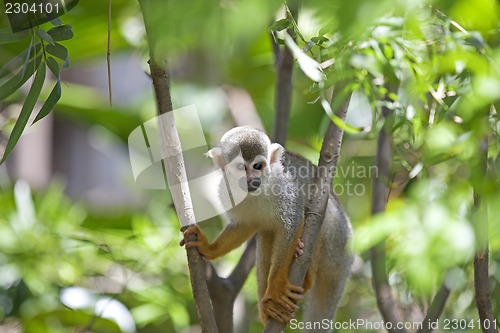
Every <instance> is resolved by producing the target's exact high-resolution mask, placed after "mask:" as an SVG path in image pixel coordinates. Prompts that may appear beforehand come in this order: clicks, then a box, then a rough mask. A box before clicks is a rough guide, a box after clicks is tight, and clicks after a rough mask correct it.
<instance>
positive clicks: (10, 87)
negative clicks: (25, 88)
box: [0, 55, 42, 101]
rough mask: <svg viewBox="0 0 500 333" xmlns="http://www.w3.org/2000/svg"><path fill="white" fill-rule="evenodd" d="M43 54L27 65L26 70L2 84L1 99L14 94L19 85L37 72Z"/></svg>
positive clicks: (0, 89) (0, 87)
mask: <svg viewBox="0 0 500 333" xmlns="http://www.w3.org/2000/svg"><path fill="white" fill-rule="evenodd" d="M41 58H42V56H41V55H39V56H37V57H36V58H35V59H32V60H31V61H30V62H29V63H28V64H27V65H26V66H25V70H23V71H22V72H19V73H17V74H16V75H14V76H12V77H11V78H10V79H9V80H7V81H6V82H4V83H3V84H2V85H1V86H0V101H1V100H4V99H5V98H7V97H9V96H10V95H12V94H13V93H14V92H15V91H16V90H17V89H19V87H21V86H22V85H23V84H24V83H25V82H26V81H27V80H28V79H29V78H30V77H31V75H33V73H34V72H35V65H36V64H38V63H39V62H40V61H41Z"/></svg>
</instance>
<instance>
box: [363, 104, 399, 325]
mask: <svg viewBox="0 0 500 333" xmlns="http://www.w3.org/2000/svg"><path fill="white" fill-rule="evenodd" d="M382 113H383V115H384V117H386V119H387V115H388V114H389V110H388V109H387V108H386V107H384V108H383V109H382ZM386 127H387V124H385V126H384V128H382V129H381V130H380V133H379V136H378V141H377V155H376V156H375V166H376V168H377V170H378V172H377V175H376V177H375V178H374V180H373V193H372V215H375V214H377V213H381V212H384V211H385V205H386V198H387V193H388V188H387V185H386V184H387V183H388V182H389V179H390V170H389V169H390V163H391V135H390V134H389V133H388V131H387V128H386ZM370 257H371V267H372V272H373V288H374V289H375V295H376V298H377V306H378V308H379V311H380V313H381V315H382V317H383V318H384V321H386V322H389V323H391V324H392V325H389V326H390V327H392V328H390V329H389V328H388V331H389V332H390V333H406V330H405V329H404V328H401V329H398V328H397V326H398V325H397V324H398V323H401V322H402V318H401V314H400V311H399V309H398V308H397V305H396V303H395V301H394V299H393V297H392V290H391V286H390V285H389V282H388V279H387V267H386V258H385V242H381V243H379V244H377V245H375V246H374V247H373V248H372V249H371V250H370Z"/></svg>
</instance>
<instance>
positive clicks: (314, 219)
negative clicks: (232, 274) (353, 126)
mask: <svg viewBox="0 0 500 333" xmlns="http://www.w3.org/2000/svg"><path fill="white" fill-rule="evenodd" d="M350 99H351V94H349V95H348V96H347V98H346V100H345V102H344V103H343V104H342V106H341V107H340V109H339V110H338V112H337V116H338V117H339V118H340V119H342V121H345V119H346V116H347V110H348V108H349V102H350ZM343 134H344V130H343V129H342V128H340V127H337V126H335V125H334V124H333V123H332V122H330V124H329V126H328V129H327V131H326V134H325V138H324V140H323V145H322V146H321V151H320V157H319V163H318V171H319V172H318V174H317V179H316V188H318V189H319V191H318V192H317V193H311V199H310V200H309V202H308V204H307V207H306V212H305V226H304V230H303V232H302V240H303V242H304V249H303V251H304V252H303V254H302V255H301V256H299V257H297V258H295V259H294V260H293V262H292V266H291V267H290V273H289V280H290V282H291V283H292V284H295V285H299V286H301V285H302V284H303V283H304V278H305V276H306V273H307V269H308V268H309V263H310V262H311V258H312V254H313V250H314V245H315V244H316V242H317V239H318V235H319V231H320V229H321V225H322V223H323V219H324V217H325V211H326V207H327V204H328V199H329V197H330V191H331V184H332V181H333V176H334V173H335V169H336V167H337V161H338V158H339V155H340V146H341V145H342V138H343ZM325 171H326V172H325ZM284 328H285V326H284V325H283V324H281V323H278V322H277V321H275V320H269V321H268V323H267V324H266V327H264V333H278V332H281V331H283V330H284Z"/></svg>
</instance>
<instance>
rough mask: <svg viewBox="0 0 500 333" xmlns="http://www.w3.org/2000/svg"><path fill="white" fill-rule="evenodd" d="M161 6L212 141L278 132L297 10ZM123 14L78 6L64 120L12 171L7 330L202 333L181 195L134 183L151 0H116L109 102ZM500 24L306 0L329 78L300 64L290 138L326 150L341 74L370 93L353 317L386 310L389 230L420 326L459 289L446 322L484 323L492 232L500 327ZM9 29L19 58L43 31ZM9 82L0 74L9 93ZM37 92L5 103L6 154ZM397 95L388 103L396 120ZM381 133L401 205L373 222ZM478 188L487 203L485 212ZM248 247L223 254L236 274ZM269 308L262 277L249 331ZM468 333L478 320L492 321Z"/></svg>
mask: <svg viewBox="0 0 500 333" xmlns="http://www.w3.org/2000/svg"><path fill="white" fill-rule="evenodd" d="M156 6H157V8H156V9H157V12H156V14H155V17H154V20H155V21H154V22H155V31H154V33H155V34H156V35H158V36H160V38H159V46H160V48H161V49H163V50H166V52H167V57H168V61H169V69H170V72H171V85H172V87H171V91H172V100H173V104H174V108H178V107H182V106H186V105H190V104H195V105H196V107H197V110H198V112H199V115H200V117H201V121H202V125H203V129H204V131H205V136H206V139H207V142H208V143H209V144H210V145H211V144H214V143H216V142H217V141H218V139H219V137H220V135H221V134H222V133H224V132H225V131H226V130H227V129H229V128H231V127H233V126H235V124H236V123H235V120H234V119H235V118H237V117H238V116H244V115H247V114H250V115H253V114H255V115H258V118H260V119H261V121H262V124H263V126H264V128H265V129H266V130H267V132H268V133H270V134H271V131H272V128H273V122H274V115H275V113H274V98H275V97H274V96H275V74H276V70H275V59H274V54H273V38H272V37H271V33H270V27H271V26H272V27H273V28H272V29H271V30H272V33H274V34H275V36H276V38H275V40H276V41H278V42H280V41H281V40H282V38H283V37H282V33H283V31H282V30H283V28H287V27H288V28H290V27H292V28H293V25H292V23H291V22H289V21H288V22H285V21H282V25H281V26H279V25H278V24H274V25H273V22H277V21H279V20H282V19H284V18H285V7H284V5H283V3H282V2H279V1H263V0H259V1H252V2H247V1H241V0H223V1H219V2H215V3H214V2H207V1H189V2H188V1H180V2H179V1H162V2H158V3H157V4H156ZM107 16H108V13H107V2H106V1H98V0H87V1H81V2H80V3H79V4H78V5H77V6H76V7H75V8H74V9H73V10H72V11H70V12H69V13H67V14H65V15H63V16H62V17H61V20H62V21H63V23H64V24H69V25H71V26H72V30H73V32H74V34H75V36H74V37H73V38H72V39H70V40H66V41H63V42H61V44H63V45H64V46H65V47H66V48H67V50H68V51H69V57H70V63H71V66H70V68H69V69H67V70H64V71H62V72H61V79H62V82H63V84H62V97H61V99H60V101H59V103H58V104H57V106H56V107H55V110H54V112H53V113H51V114H50V115H49V116H48V117H46V118H44V119H43V120H41V121H40V122H38V123H36V124H34V125H33V126H28V127H27V128H26V129H25V131H24V134H23V136H22V138H21V139H20V141H19V143H18V144H17V146H16V148H15V149H14V151H13V152H12V154H11V155H10V156H9V157H8V158H7V160H6V161H5V163H4V164H2V165H1V166H0V332H9V333H11V332H12V333H16V332H51V333H52V332H87V331H88V332H144V333H153V332H198V331H199V328H197V323H198V318H197V316H196V310H195V307H194V303H193V300H192V294H191V288H190V284H189V276H188V269H187V264H186V257H185V250H184V249H183V248H181V247H179V246H178V242H179V240H180V238H181V234H180V232H179V227H180V225H179V223H178V220H177V217H176V215H175V211H174V210H173V207H172V202H171V199H170V196H169V193H168V192H167V191H164V190H144V189H141V188H140V187H139V186H137V185H136V184H135V182H134V178H133V175H132V171H131V167H130V162H129V157H128V150H127V138H128V135H129V134H130V132H131V131H132V130H133V129H135V128H136V127H137V126H139V125H140V124H141V123H143V122H145V121H147V120H149V119H151V118H153V117H154V116H155V114H156V106H155V100H154V96H153V89H152V85H151V82H150V79H149V77H148V75H147V74H146V72H147V71H148V66H147V59H148V54H147V53H148V49H147V44H146V38H145V31H144V25H143V19H142V16H141V12H140V8H139V5H138V3H137V2H136V1H127V0H118V1H113V2H112V24H111V75H112V87H113V105H112V106H109V104H108V92H107V85H108V83H107V70H106V45H107ZM499 17H500V12H499V3H498V2H497V1H494V0H479V1H466V0H459V1H444V0H442V1H438V0H436V1H422V0H414V1H396V0H382V1H368V0H359V1H354V2H352V1H351V2H347V1H336V0H333V1H332V0H314V1H308V2H304V3H302V4H301V7H300V10H299V14H298V20H297V22H296V23H297V26H296V27H295V28H294V31H295V35H294V37H295V40H296V43H297V44H298V45H299V47H300V48H301V49H302V53H301V54H302V55H306V56H307V57H310V58H312V59H315V61H316V63H320V64H323V65H324V66H323V73H324V75H325V78H326V79H325V80H324V81H323V82H322V83H321V84H319V83H318V82H313V81H311V79H310V78H309V77H308V75H306V74H307V73H308V71H311V70H313V69H314V68H312V69H311V68H310V67H308V66H307V65H301V66H298V65H297V64H296V65H295V68H294V74H293V102H292V112H291V117H290V124H289V130H288V141H287V147H288V148H289V149H291V150H293V151H296V152H298V153H301V154H303V155H304V156H305V157H307V158H309V159H311V160H312V161H317V158H318V151H319V148H320V146H321V137H322V135H323V132H324V129H325V128H326V124H327V122H328V121H329V120H328V118H327V117H326V116H325V111H324V110H323V108H322V106H321V104H320V102H319V99H320V98H321V96H322V95H324V94H326V95H328V94H330V93H331V91H330V90H331V87H332V86H334V85H336V84H337V83H340V82H342V83H346V85H345V91H344V92H348V91H353V98H352V101H351V106H350V109H349V115H348V124H349V125H351V126H353V128H358V129H361V130H359V131H355V130H353V131H350V132H348V133H346V134H345V137H344V144H343V148H342V151H341V158H340V162H339V163H340V165H339V169H338V173H337V174H336V177H335V190H336V193H337V194H338V196H339V198H340V200H341V202H342V204H343V207H344V208H345V210H346V211H347V213H348V215H349V216H350V218H351V221H352V224H353V226H354V231H355V239H354V242H353V246H354V248H355V250H356V253H357V258H356V261H355V264H354V267H353V273H352V277H351V278H350V280H349V283H348V285H347V287H346V290H345V293H344V296H343V298H342V301H341V305H340V308H339V310H338V313H337V321H340V322H347V321H349V320H356V319H358V318H363V319H366V320H368V321H371V322H380V321H381V317H380V314H379V313H378V310H377V306H376V302H375V297H374V292H373V290H372V287H371V271H370V264H369V255H368V253H367V250H369V248H370V247H371V246H373V245H375V244H376V243H378V242H379V241H381V240H387V243H386V244H387V245H386V249H387V265H388V268H389V272H388V274H389V282H390V284H391V285H392V286H393V289H394V296H395V298H396V300H397V302H399V303H400V304H401V305H402V309H403V311H404V313H403V315H404V318H405V320H407V321H408V322H418V321H420V320H422V319H423V316H424V315H425V311H426V310H427V308H428V306H429V303H430V300H431V299H432V296H433V295H434V293H435V292H436V290H437V288H438V287H439V285H440V284H441V282H442V281H446V285H447V286H448V287H449V288H450V289H451V295H450V298H449V300H448V303H447V306H446V308H445V310H444V313H443V315H442V317H441V318H442V319H460V320H462V319H463V320H466V321H467V323H469V322H470V320H477V319H478V315H477V310H476V306H475V299H474V289H473V265H472V262H473V256H474V253H475V247H476V245H477V240H478V237H477V235H478V228H477V226H478V225H479V226H481V225H482V227H480V228H482V229H481V230H482V231H484V229H485V227H486V228H487V229H488V231H489V232H488V237H489V246H490V256H491V257H490V287H491V288H490V289H491V293H492V303H493V311H494V315H495V318H496V319H497V320H498V321H500V287H499V283H500V220H499V219H498V218H497V216H499V215H500V191H499V186H500V181H499V179H500V178H499V177H500V157H499V149H500V145H499V142H500V141H499V137H498V131H499V129H500V123H499V119H498V110H499V106H500V104H499V101H500V47H499V46H500V45H499V42H500V30H499V27H500V24H499ZM0 22H1V24H2V26H1V27H0V28H1V29H2V30H1V32H2V34H3V37H2V36H0V37H2V38H0V40H1V44H0V65H2V66H3V65H4V64H7V63H8V62H9V61H10V60H11V59H13V58H14V57H15V56H16V55H18V54H19V53H21V52H22V51H23V50H24V49H26V48H27V47H29V45H30V37H29V36H28V35H26V37H24V38H20V40H18V41H16V42H8V41H7V37H5V36H8V34H9V31H10V30H9V26H8V21H7V19H6V16H5V15H3V13H2V16H1V17H0ZM283 24H285V25H283ZM51 27H52V26H51V24H50V23H46V24H44V25H43V26H42V28H44V29H47V30H48V29H50V28H51ZM156 29H157V30H156ZM279 30H280V31H279ZM59 63H62V62H59ZM312 67H314V66H312ZM19 68H21V67H19ZM7 69H8V68H7ZM10 74H12V73H7V74H5V73H4V72H2V75H1V76H0V87H1V84H3V83H5V80H7V79H8V78H9V75H10ZM29 84H30V81H28V84H26V85H25V86H23V87H22V88H21V89H18V90H17V91H16V92H15V93H14V94H12V95H10V96H9V97H7V98H6V99H5V100H3V101H1V102H0V129H1V132H0V152H3V151H4V149H5V147H6V142H7V140H8V138H9V136H10V135H11V133H12V131H13V127H14V124H15V123H16V119H17V117H18V115H19V111H20V109H21V106H22V104H23V101H24V100H25V99H26V95H27V93H28V90H29ZM50 88H51V87H44V88H43V89H42V93H41V98H40V99H39V101H40V102H39V103H38V104H37V105H36V106H35V109H39V108H40V106H41V105H39V104H40V103H43V100H44V98H47V96H48V94H49V92H50ZM0 89H1V88H0ZM248 101H251V103H250V104H248ZM340 102H341V100H340V101H333V106H334V108H335V106H336V104H338V103H340ZM383 107H387V108H388V109H389V110H390V111H391V112H390V115H389V117H388V118H387V120H386V121H384V120H383V119H382V118H381V116H380V111H381V108H383ZM238 110H239V111H238ZM242 110H244V111H242ZM242 113H245V114H242ZM35 114H36V112H34V114H33V117H34V115H35ZM33 117H32V118H33ZM32 118H31V119H32ZM382 126H385V127H386V128H387V129H389V131H390V133H391V134H392V135H393V142H392V146H391V148H392V152H393V155H392V175H393V179H392V180H391V184H390V185H391V192H390V196H389V203H388V207H387V212H386V213H384V214H380V215H377V216H374V217H372V216H371V215H370V207H371V183H372V181H373V176H374V173H376V172H377V170H376V169H374V168H373V165H374V155H375V152H376V137H377V134H378V131H379V130H380V128H381V127H382ZM482 143H483V144H485V143H486V146H487V149H486V153H485V152H484V150H481V149H480V146H481V144H482ZM473 194H475V195H476V196H478V197H480V198H481V205H476V206H474V197H473ZM205 224H206V226H204V229H207V230H208V233H209V234H210V235H211V236H212V237H213V236H215V235H216V234H217V232H218V231H219V230H221V228H222V226H223V223H222V222H221V221H219V220H215V219H214V220H213V221H210V222H206V223H205ZM480 245H481V244H480ZM241 252H242V251H241V249H239V250H237V251H234V252H233V253H231V254H230V255H228V256H226V257H225V258H223V259H220V260H217V261H216V266H217V267H218V271H219V273H221V274H224V272H228V271H229V270H230V268H231V267H232V266H233V265H234V263H236V262H237V260H238V258H239V257H240V255H241ZM256 301H257V292H256V283H255V276H254V274H251V275H250V278H249V279H248V281H247V282H246V284H245V286H244V289H243V292H242V296H241V297H240V298H238V300H237V301H236V306H235V324H236V326H237V330H236V331H237V332H259V331H261V329H262V325H261V324H260V323H259V322H258V320H257V308H256ZM299 316H300V315H299ZM290 331H292V330H290ZM358 331H362V332H382V331H383V330H375V329H365V330H358ZM454 331H455V332H462V331H473V332H477V331H479V330H478V328H477V324H476V325H475V326H474V328H471V327H468V328H464V329H456V330H454ZM339 332H340V331H339ZM342 332H354V330H342Z"/></svg>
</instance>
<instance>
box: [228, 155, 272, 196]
mask: <svg viewBox="0 0 500 333" xmlns="http://www.w3.org/2000/svg"><path fill="white" fill-rule="evenodd" d="M225 171H226V175H227V176H228V177H229V178H232V179H233V180H236V181H237V182H238V185H239V187H240V188H241V189H242V190H244V191H248V192H255V191H256V190H258V189H259V187H260V186H261V185H262V184H263V182H264V181H265V176H266V175H267V174H268V172H269V168H268V161H267V160H266V158H265V157H264V156H261V155H259V156H256V157H255V158H253V159H252V160H245V159H243V158H242V156H241V155H240V156H238V157H236V158H235V159H234V160H232V161H231V162H229V163H228V164H227V165H226V167H225Z"/></svg>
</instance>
